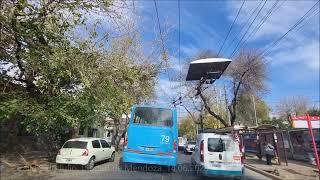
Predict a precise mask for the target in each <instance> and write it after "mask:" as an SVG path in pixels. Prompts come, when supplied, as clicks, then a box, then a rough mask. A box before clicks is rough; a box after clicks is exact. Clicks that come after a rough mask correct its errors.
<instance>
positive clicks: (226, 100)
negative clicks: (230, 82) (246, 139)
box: [223, 85, 231, 125]
mask: <svg viewBox="0 0 320 180" xmlns="http://www.w3.org/2000/svg"><path fill="white" fill-rule="evenodd" d="M223 90H224V100H225V103H226V113H227V116H228V119H229V124H230V125H231V119H230V114H229V109H228V99H227V90H226V85H223Z"/></svg>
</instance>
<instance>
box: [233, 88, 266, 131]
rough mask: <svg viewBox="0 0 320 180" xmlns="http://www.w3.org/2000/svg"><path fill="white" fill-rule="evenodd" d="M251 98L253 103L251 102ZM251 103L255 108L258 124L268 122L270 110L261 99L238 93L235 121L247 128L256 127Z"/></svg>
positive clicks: (245, 93) (246, 93)
mask: <svg viewBox="0 0 320 180" xmlns="http://www.w3.org/2000/svg"><path fill="white" fill-rule="evenodd" d="M253 98H254V100H255V102H253ZM253 103H255V107H256V113H257V121H258V124H263V123H266V122H268V121H270V118H269V112H270V109H269V107H268V106H267V104H266V103H265V102H264V101H263V100H262V99H261V98H259V97H256V96H255V95H252V94H250V93H248V92H240V95H239V108H238V119H237V121H238V122H239V123H243V124H244V125H247V126H254V125H256V122H255V112H254V107H253Z"/></svg>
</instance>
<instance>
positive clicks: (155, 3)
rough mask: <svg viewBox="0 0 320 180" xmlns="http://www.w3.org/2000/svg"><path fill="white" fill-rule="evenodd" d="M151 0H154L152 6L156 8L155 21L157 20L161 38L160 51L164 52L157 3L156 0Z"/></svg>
mask: <svg viewBox="0 0 320 180" xmlns="http://www.w3.org/2000/svg"><path fill="white" fill-rule="evenodd" d="M153 2H154V7H155V9H156V15H157V22H158V28H159V34H160V40H161V48H162V53H165V52H166V51H165V47H164V40H163V34H162V30H161V26H160V20H159V13H158V5H157V1H156V0H153Z"/></svg>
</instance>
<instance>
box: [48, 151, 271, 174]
mask: <svg viewBox="0 0 320 180" xmlns="http://www.w3.org/2000/svg"><path fill="white" fill-rule="evenodd" d="M190 157H191V156H190V155H184V154H181V153H180V154H179V165H178V167H177V169H176V170H175V172H172V173H167V172H163V171H162V172H159V167H151V166H148V167H147V166H137V167H135V168H136V169H139V170H133V171H123V170H120V169H119V157H118V158H116V160H115V162H106V163H100V164H98V165H96V166H95V168H94V169H93V170H91V171H86V170H79V169H76V170H68V169H62V170H61V169H60V170H57V171H56V172H55V173H54V174H53V176H51V178H50V179H52V180H56V179H110V180H115V179H130V180H135V179H136V180H144V179H153V180H158V179H159V180H169V179H172V180H173V179H174V180H176V179H183V180H200V179H201V178H200V177H196V176H195V174H194V171H193V169H192V168H191V166H190ZM147 169H148V170H147ZM146 170H147V171H146ZM208 179H210V178H208ZM220 179H224V178H220ZM243 179H246V180H260V179H261V180H265V179H267V180H268V178H267V177H265V176H263V175H261V174H258V173H256V172H253V171H251V170H249V169H245V176H244V177H243Z"/></svg>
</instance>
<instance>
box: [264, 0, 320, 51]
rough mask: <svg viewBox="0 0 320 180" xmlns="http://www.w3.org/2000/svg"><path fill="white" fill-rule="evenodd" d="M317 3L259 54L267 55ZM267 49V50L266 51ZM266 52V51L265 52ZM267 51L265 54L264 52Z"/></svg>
mask: <svg viewBox="0 0 320 180" xmlns="http://www.w3.org/2000/svg"><path fill="white" fill-rule="evenodd" d="M318 3H319V0H318V1H317V2H316V3H315V4H314V5H313V6H312V7H311V8H310V9H309V10H308V11H307V12H306V13H305V14H304V15H303V16H302V17H301V18H300V19H299V20H298V21H297V22H296V23H295V24H294V25H293V26H292V27H291V28H290V29H289V30H288V31H287V32H286V33H285V34H283V35H282V36H281V37H279V38H278V39H277V40H275V41H273V42H272V43H271V44H270V45H269V46H268V47H266V48H265V49H264V50H263V51H262V52H261V53H260V55H267V56H268V55H269V54H270V53H271V51H270V50H271V49H272V48H273V47H275V46H277V45H278V44H279V42H280V41H281V40H282V39H283V38H285V37H286V36H287V35H288V34H289V33H290V32H291V31H292V30H294V29H295V28H296V27H297V26H298V25H299V24H301V23H302V22H303V21H304V20H305V19H306V16H307V14H309V12H310V11H311V10H312V9H313V8H314V7H316V5H317V4H318ZM268 51H269V52H268ZM267 52H268V53H267ZM266 53H267V54H266Z"/></svg>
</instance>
